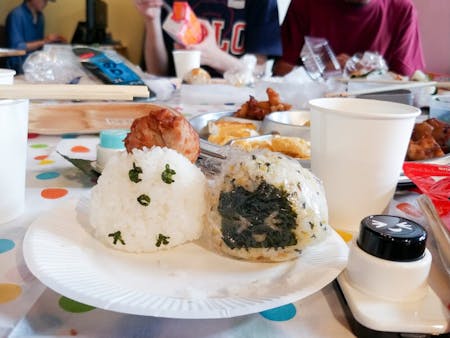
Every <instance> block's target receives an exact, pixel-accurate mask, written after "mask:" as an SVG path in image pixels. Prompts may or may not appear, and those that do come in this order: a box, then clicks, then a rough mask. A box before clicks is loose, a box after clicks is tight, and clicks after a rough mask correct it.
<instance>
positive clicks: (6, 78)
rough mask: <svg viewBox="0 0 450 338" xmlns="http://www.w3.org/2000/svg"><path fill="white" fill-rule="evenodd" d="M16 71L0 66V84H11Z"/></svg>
mask: <svg viewBox="0 0 450 338" xmlns="http://www.w3.org/2000/svg"><path fill="white" fill-rule="evenodd" d="M14 75H16V71H15V70H12V69H5V68H0V84H13V83H14Z"/></svg>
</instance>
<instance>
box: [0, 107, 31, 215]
mask: <svg viewBox="0 0 450 338" xmlns="http://www.w3.org/2000/svg"><path fill="white" fill-rule="evenodd" d="M27 135H28V100H26V99H23V100H0V144H1V147H0V159H1V164H0V223H6V222H9V221H11V220H13V219H15V218H16V217H18V216H20V214H22V212H23V211H24V208H25V172H26V153H27Z"/></svg>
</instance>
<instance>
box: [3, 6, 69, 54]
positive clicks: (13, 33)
mask: <svg viewBox="0 0 450 338" xmlns="http://www.w3.org/2000/svg"><path fill="white" fill-rule="evenodd" d="M6 31H7V32H8V47H10V48H14V49H23V50H26V51H27V52H32V51H34V50H37V49H39V48H42V47H43V46H44V45H45V44H46V43H51V42H65V41H66V39H65V38H64V37H62V36H61V35H58V34H49V35H47V36H46V37H45V38H44V39H40V40H35V41H25V36H24V32H23V31H22V25H21V24H20V17H19V16H18V15H16V14H15V13H11V15H8V17H7V19H6Z"/></svg>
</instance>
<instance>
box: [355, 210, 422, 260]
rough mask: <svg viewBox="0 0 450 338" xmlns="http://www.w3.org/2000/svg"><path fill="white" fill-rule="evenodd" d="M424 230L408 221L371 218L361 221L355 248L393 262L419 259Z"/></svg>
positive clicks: (380, 216)
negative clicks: (357, 247)
mask: <svg viewBox="0 0 450 338" xmlns="http://www.w3.org/2000/svg"><path fill="white" fill-rule="evenodd" d="M426 240H427V232H426V230H425V229H424V228H423V227H422V226H421V225H419V224H417V223H416V222H413V221H411V220H409V219H406V218H403V217H398V216H391V215H371V216H368V217H366V218H364V219H363V220H362V221H361V226H360V230H359V235H358V240H357V243H358V246H359V247H360V248H361V249H362V250H364V251H365V252H367V253H368V254H369V255H372V256H375V257H378V258H381V259H386V260H389V261H396V262H409V261H414V260H417V259H420V258H421V257H422V256H423V254H424V251H425V246H426Z"/></svg>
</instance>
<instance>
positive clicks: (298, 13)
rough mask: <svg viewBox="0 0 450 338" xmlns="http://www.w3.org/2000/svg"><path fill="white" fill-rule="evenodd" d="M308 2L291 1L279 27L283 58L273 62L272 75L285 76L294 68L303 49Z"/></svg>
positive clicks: (306, 31)
mask: <svg viewBox="0 0 450 338" xmlns="http://www.w3.org/2000/svg"><path fill="white" fill-rule="evenodd" d="M309 5H310V4H309V2H307V1H300V0H292V1H291V3H290V5H289V8H288V11H287V13H286V17H285V19H284V22H283V24H282V26H281V41H282V45H283V56H282V57H281V58H280V59H279V60H277V61H276V62H275V65H274V74H275V75H279V76H282V75H285V74H287V73H289V72H290V71H291V70H292V69H294V67H296V65H297V63H298V60H299V58H300V52H301V50H302V48H303V44H304V41H305V36H306V35H307V34H308V27H309V19H310V18H309V17H308V12H309V9H308V6H309Z"/></svg>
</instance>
